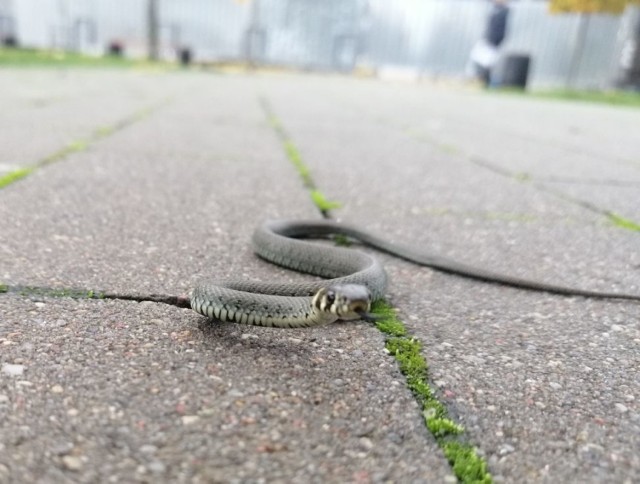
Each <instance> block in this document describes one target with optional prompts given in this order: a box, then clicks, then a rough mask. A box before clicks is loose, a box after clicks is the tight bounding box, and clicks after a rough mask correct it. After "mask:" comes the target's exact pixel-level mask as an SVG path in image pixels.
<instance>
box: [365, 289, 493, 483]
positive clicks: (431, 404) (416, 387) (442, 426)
mask: <svg viewBox="0 0 640 484" xmlns="http://www.w3.org/2000/svg"><path fill="white" fill-rule="evenodd" d="M372 311H373V312H374V313H375V314H376V315H378V316H380V317H381V319H380V320H379V321H378V322H377V323H376V325H377V327H378V329H379V330H380V331H382V332H383V333H384V334H386V335H387V336H388V339H387V342H386V349H387V351H388V352H389V354H391V355H392V356H393V357H394V358H395V359H396V361H397V362H398V365H399V367H400V371H401V372H402V374H403V375H404V376H405V378H406V381H407V386H408V387H409V389H410V390H411V391H412V393H413V395H414V396H415V398H416V400H417V401H418V403H419V404H420V406H421V407H422V415H423V417H424V421H425V425H426V427H427V428H428V429H429V431H430V432H431V434H432V435H433V436H434V438H435V439H436V442H437V443H438V445H439V446H440V448H441V449H442V451H443V452H444V455H445V457H446V458H447V460H448V461H449V463H450V464H451V468H452V469H453V472H454V474H455V475H456V477H457V478H458V480H459V481H460V482H463V483H484V484H490V483H491V482H492V477H491V474H489V471H488V470H487V464H486V462H485V460H484V459H483V458H482V457H480V456H478V454H477V453H476V451H475V448H474V447H473V446H472V445H470V444H468V443H466V442H463V441H461V440H460V439H461V435H462V434H463V433H464V427H463V426H462V425H459V424H457V423H455V422H454V421H453V420H451V419H450V418H449V416H448V412H447V409H446V407H445V406H444V405H443V404H442V403H440V402H439V401H438V399H437V398H436V397H435V395H434V392H433V390H432V389H431V387H430V386H429V383H428V381H429V367H428V365H427V361H426V360H425V359H424V357H423V356H422V354H421V351H420V350H421V349H422V344H421V343H420V342H419V341H418V340H416V339H414V338H411V337H409V336H407V330H406V328H405V326H404V324H403V323H402V321H400V320H399V319H398V317H397V315H396V312H395V310H394V309H393V307H392V306H391V305H389V304H388V303H387V302H385V301H376V302H375V303H374V305H373V308H372Z"/></svg>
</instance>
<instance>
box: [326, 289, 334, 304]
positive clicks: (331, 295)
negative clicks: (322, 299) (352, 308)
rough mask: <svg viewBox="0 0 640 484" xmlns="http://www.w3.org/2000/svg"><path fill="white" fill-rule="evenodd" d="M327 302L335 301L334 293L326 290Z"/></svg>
mask: <svg viewBox="0 0 640 484" xmlns="http://www.w3.org/2000/svg"><path fill="white" fill-rule="evenodd" d="M326 298H327V303H329V304H333V303H334V302H335V301H336V293H335V292H333V291H329V292H327V296H326Z"/></svg>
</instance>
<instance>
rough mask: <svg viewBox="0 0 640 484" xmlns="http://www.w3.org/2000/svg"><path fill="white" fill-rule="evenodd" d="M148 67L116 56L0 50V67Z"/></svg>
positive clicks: (140, 62)
mask: <svg viewBox="0 0 640 484" xmlns="http://www.w3.org/2000/svg"><path fill="white" fill-rule="evenodd" d="M143 65H150V63H149V62H146V61H135V60H130V59H125V58H122V57H116V56H100V57H92V56H87V55H83V54H78V53H75V52H65V51H58V50H37V49H22V48H18V49H16V48H0V67H120V68H122V67H134V66H143Z"/></svg>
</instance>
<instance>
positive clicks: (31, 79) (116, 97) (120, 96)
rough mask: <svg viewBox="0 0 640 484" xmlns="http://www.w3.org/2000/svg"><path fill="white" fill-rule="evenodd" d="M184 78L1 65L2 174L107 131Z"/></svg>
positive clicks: (158, 99) (151, 104) (158, 100)
mask: <svg viewBox="0 0 640 484" xmlns="http://www.w3.org/2000/svg"><path fill="white" fill-rule="evenodd" d="M185 81H186V80H185V79H180V78H179V77H178V74H176V75H174V76H172V75H166V74H164V75H161V74H160V73H159V72H155V71H142V70H133V69H132V70H100V69H97V70H95V69H45V70H38V69H3V70H2V74H1V75H0V103H2V116H1V117H0V123H1V124H0V131H2V139H3V149H2V153H1V154H0V175H2V174H3V173H6V172H9V171H12V170H14V169H16V168H19V167H24V166H27V165H31V164H34V163H36V162H38V161H41V160H43V159H45V158H47V157H49V156H51V155H53V154H54V153H57V152H59V151H60V150H63V149H64V148H66V147H68V146H69V145H70V144H73V143H79V142H86V141H87V140H88V139H90V138H91V137H92V136H94V135H95V134H96V133H100V132H101V133H105V132H108V131H110V130H111V129H113V128H114V127H116V126H117V125H118V124H119V123H120V122H122V121H124V120H127V119H129V118H130V117H135V116H137V115H139V114H140V113H141V112H142V111H143V110H145V109H147V108H153V107H155V106H157V105H158V104H160V103H162V102H164V101H165V100H166V98H167V94H168V92H170V91H172V92H173V91H174V90H175V88H176V87H178V86H179V85H183V88H186V87H187V86H184V84H185ZM176 82H177V83H178V84H176ZM186 82H187V84H188V82H189V81H186Z"/></svg>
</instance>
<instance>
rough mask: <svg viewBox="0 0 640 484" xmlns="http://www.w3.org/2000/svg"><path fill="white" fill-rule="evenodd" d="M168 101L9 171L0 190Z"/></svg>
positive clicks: (1, 181)
mask: <svg viewBox="0 0 640 484" xmlns="http://www.w3.org/2000/svg"><path fill="white" fill-rule="evenodd" d="M170 101H171V99H164V100H163V101H161V102H159V103H156V104H153V105H150V106H146V107H144V108H142V109H139V110H137V111H135V112H134V113H133V114H130V115H129V116H126V117H124V118H122V119H120V120H118V121H116V122H115V123H113V124H111V125H108V126H101V127H98V128H96V129H95V130H94V131H93V132H92V133H91V134H90V135H89V136H88V137H87V138H85V139H76V140H74V141H71V142H70V143H68V144H67V145H66V146H64V147H62V148H60V149H58V150H56V151H54V152H53V153H50V154H48V155H46V156H44V157H43V158H41V159H39V160H38V161H36V162H35V163H33V164H31V165H27V166H23V167H20V168H16V169H14V170H12V171H9V172H8V173H6V174H4V175H2V176H0V189H2V188H4V187H6V186H8V185H11V184H12V183H14V182H17V181H19V180H22V179H23V178H26V177H27V176H29V175H30V174H32V173H33V172H35V171H36V170H38V169H40V168H43V167H45V166H47V165H50V164H52V163H56V162H58V161H62V160H64V159H66V158H68V157H69V156H71V155H72V154H74V153H79V152H82V151H85V150H87V149H88V148H89V147H90V146H91V145H93V144H94V143H96V142H98V141H100V140H102V139H105V138H107V137H109V136H111V135H113V134H115V133H117V132H118V131H121V130H123V129H125V128H127V127H128V126H130V125H132V124H134V123H135V122H137V121H140V120H142V119H144V118H146V117H147V116H149V115H150V114H151V113H152V112H154V111H155V110H156V109H159V108H160V107H162V106H164V105H166V104H167V103H169V102H170Z"/></svg>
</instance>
